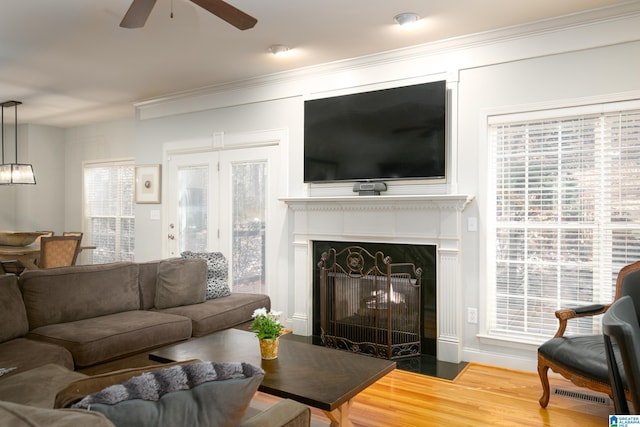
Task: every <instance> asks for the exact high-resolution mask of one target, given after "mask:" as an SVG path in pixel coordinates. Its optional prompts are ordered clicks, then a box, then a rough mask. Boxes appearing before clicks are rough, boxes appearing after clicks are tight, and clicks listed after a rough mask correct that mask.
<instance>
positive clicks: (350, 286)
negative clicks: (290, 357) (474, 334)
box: [314, 242, 435, 359]
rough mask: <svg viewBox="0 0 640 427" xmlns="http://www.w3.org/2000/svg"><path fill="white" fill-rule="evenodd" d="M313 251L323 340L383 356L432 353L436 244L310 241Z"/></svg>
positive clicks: (317, 329) (319, 331)
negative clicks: (316, 255) (423, 266)
mask: <svg viewBox="0 0 640 427" xmlns="http://www.w3.org/2000/svg"><path fill="white" fill-rule="evenodd" d="M388 253H392V254H393V256H390V255H388ZM314 254H319V257H316V258H315V259H316V260H317V259H319V260H320V261H319V262H318V263H317V266H316V270H315V272H316V273H317V274H314V335H315V336H316V337H317V336H319V337H320V341H321V343H322V344H323V345H325V346H328V347H334V348H339V349H343V350H349V351H354V352H359V353H364V354H368V355H371V356H375V357H381V358H386V359H400V358H406V357H412V356H418V355H421V354H431V355H434V356H435V336H433V337H431V336H429V335H430V334H432V333H433V332H434V331H435V247H434V246H415V245H401V244H370V243H358V244H354V243H348V242H314ZM406 257H409V258H406ZM406 260H409V261H411V262H397V261H406ZM416 261H417V262H416ZM420 262H422V263H423V264H424V265H426V267H427V269H425V270H424V271H423V268H422V267H421V266H420V264H419V263H420ZM423 283H424V284H426V286H425V287H424V289H423Z"/></svg>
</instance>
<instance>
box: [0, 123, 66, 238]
mask: <svg viewBox="0 0 640 427" xmlns="http://www.w3.org/2000/svg"><path fill="white" fill-rule="evenodd" d="M13 141H14V139H13V133H11V135H9V136H8V137H7V135H5V148H6V150H5V162H7V163H8V162H13V161H14V160H15V154H14V149H13V145H14V144H13ZM18 161H19V162H20V163H31V164H32V165H33V171H34V174H35V176H36V185H15V186H0V200H2V203H1V206H0V230H20V231H22V230H54V231H55V230H62V228H63V226H64V214H65V212H64V211H65V206H64V204H63V203H61V201H62V200H64V193H65V188H64V180H63V177H64V171H65V151H64V131H63V130H62V129H59V128H54V127H50V126H36V125H20V126H18Z"/></svg>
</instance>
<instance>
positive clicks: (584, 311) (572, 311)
mask: <svg viewBox="0 0 640 427" xmlns="http://www.w3.org/2000/svg"><path fill="white" fill-rule="evenodd" d="M610 305H611V304H592V305H586V306H582V307H575V308H565V309H562V310H557V311H556V313H555V314H556V317H557V318H558V322H559V324H558V330H557V331H556V334H555V335H554V338H557V337H561V336H563V335H564V331H565V330H566V329H567V320H569V319H575V318H578V317H587V316H595V315H597V314H602V313H604V312H605V311H607V309H608V308H609V306H610Z"/></svg>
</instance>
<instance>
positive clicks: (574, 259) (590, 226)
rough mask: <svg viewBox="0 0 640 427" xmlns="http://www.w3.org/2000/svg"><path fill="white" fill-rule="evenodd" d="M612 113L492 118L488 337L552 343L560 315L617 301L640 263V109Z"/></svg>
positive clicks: (587, 324)
mask: <svg viewBox="0 0 640 427" xmlns="http://www.w3.org/2000/svg"><path fill="white" fill-rule="evenodd" d="M612 105H613V104H607V105H602V106H599V109H600V112H593V111H588V110H594V109H593V108H591V107H583V108H582V110H583V111H579V112H578V114H575V112H576V110H571V112H572V113H573V114H572V115H567V111H568V110H567V111H551V112H550V111H547V112H545V113H544V114H539V113H538V114H537V116H538V117H529V118H524V119H523V118H522V116H516V115H513V116H496V117H492V118H490V120H489V142H490V146H491V162H492V164H491V165H490V170H491V180H492V183H491V185H490V188H492V191H493V194H492V195H491V198H492V202H493V203H495V205H494V206H495V224H494V227H492V229H491V230H490V231H489V234H488V235H489V236H490V238H489V245H491V247H490V250H491V251H493V252H494V254H495V264H494V265H493V270H492V275H493V277H490V280H489V283H492V284H493V285H492V288H493V289H492V291H493V294H491V296H490V298H489V299H488V300H489V303H490V304H491V305H492V306H491V307H490V310H489V312H490V313H492V314H491V315H490V316H489V325H488V327H489V334H498V335H507V336H511V337H515V336H519V337H529V338H534V339H540V338H542V337H545V338H547V337H549V336H551V335H553V334H554V333H555V331H556V329H557V326H558V322H557V319H556V318H555V316H554V314H553V313H554V311H555V310H557V309H559V308H566V307H571V306H578V305H587V304H590V303H594V302H610V301H611V300H612V299H613V296H614V291H615V279H616V276H617V273H618V271H619V270H620V269H621V268H622V267H623V266H624V265H626V264H629V263H631V262H633V261H636V260H638V259H640V110H626V111H612V108H611V106H612ZM616 108H617V109H619V108H620V106H617V107H616ZM636 108H637V106H636ZM603 110H608V111H607V112H602V111H603ZM543 115H544V116H545V117H543V118H541V117H540V116H543ZM599 328H600V319H598V318H596V319H584V320H580V321H577V322H576V321H572V322H570V330H569V329H568V332H571V333H599V331H600V329H599Z"/></svg>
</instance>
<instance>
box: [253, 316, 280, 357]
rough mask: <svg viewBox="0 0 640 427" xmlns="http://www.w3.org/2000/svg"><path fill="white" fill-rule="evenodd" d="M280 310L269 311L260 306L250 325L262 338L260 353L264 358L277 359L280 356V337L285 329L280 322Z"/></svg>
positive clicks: (260, 338) (259, 337)
mask: <svg viewBox="0 0 640 427" xmlns="http://www.w3.org/2000/svg"><path fill="white" fill-rule="evenodd" d="M281 314H282V313H281V312H279V311H273V310H270V311H267V309H266V308H264V307H262V308H258V309H257V310H255V311H254V312H253V316H252V317H253V322H251V325H250V326H249V329H251V331H252V332H255V334H256V336H257V337H258V339H259V340H260V354H261V356H262V358H263V359H267V360H269V359H275V358H277V357H278V345H279V341H278V338H279V337H280V335H282V333H283V332H284V331H285V328H284V325H283V324H282V323H280V315H281Z"/></svg>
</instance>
